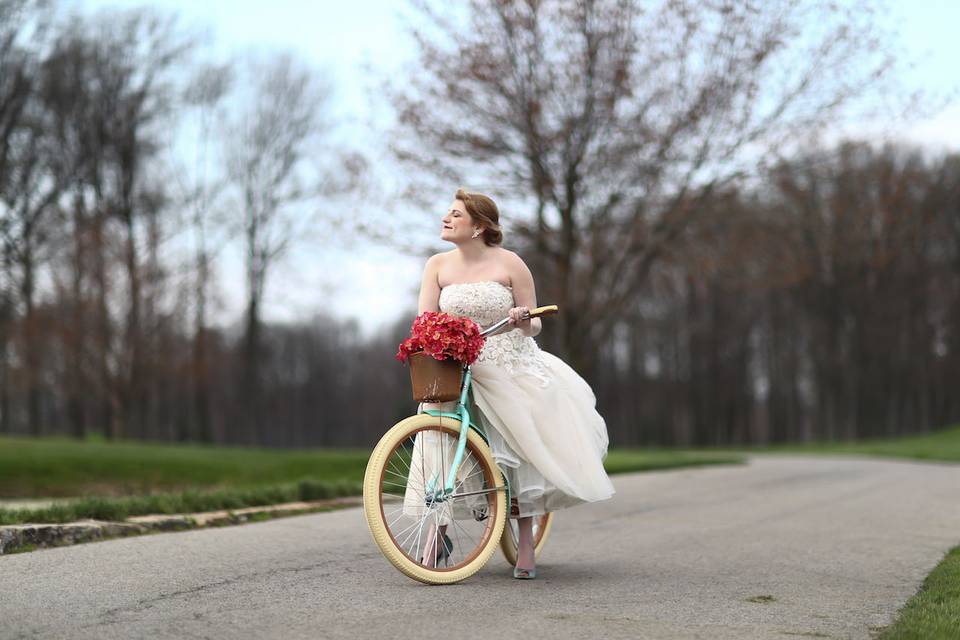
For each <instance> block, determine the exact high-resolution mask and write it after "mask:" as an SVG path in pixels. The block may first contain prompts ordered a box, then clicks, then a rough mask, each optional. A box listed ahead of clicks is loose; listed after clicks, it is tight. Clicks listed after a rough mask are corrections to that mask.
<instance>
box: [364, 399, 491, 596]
mask: <svg viewBox="0 0 960 640" xmlns="http://www.w3.org/2000/svg"><path fill="white" fill-rule="evenodd" d="M428 430H429V431H435V432H439V431H441V430H442V431H443V432H444V433H446V434H450V435H451V436H458V435H459V431H460V422H459V421H458V420H454V419H452V418H446V417H441V418H437V417H435V416H430V415H427V414H419V415H415V416H411V417H409V418H406V419H404V420H401V421H400V422H398V423H397V424H396V425H394V426H393V427H391V428H390V430H389V431H387V432H386V433H385V434H384V435H383V437H382V438H381V439H380V442H378V443H377V446H376V447H374V449H373V452H372V453H371V454H370V459H369V460H368V462H367V468H366V472H365V473H364V479H363V508H364V515H365V516H366V520H367V526H368V528H369V529H370V534H371V535H372V536H373V541H374V543H376V545H377V547H378V548H379V549H380V551H381V553H383V555H384V557H386V559H387V560H388V561H389V562H390V564H392V565H393V566H394V567H395V568H397V569H398V570H399V571H400V572H401V573H403V574H404V575H406V576H408V577H410V578H413V579H414V580H418V581H420V582H424V583H427V584H452V583H454V582H460V581H461V580H464V579H466V578H468V577H470V576H471V575H473V574H474V573H476V572H477V571H479V570H480V569H481V568H482V567H483V566H484V565H485V564H486V563H487V561H489V560H490V556H492V555H493V553H494V552H495V551H496V548H497V546H498V544H499V541H500V538H501V536H502V534H503V527H504V524H505V523H506V519H507V513H506V495H505V494H506V492H505V490H504V481H503V475H502V474H501V472H500V470H499V468H498V467H497V464H496V462H495V461H494V459H493V456H492V454H491V453H490V448H489V447H488V446H487V443H486V442H485V441H484V440H483V438H482V437H481V436H480V435H479V434H478V433H476V432H475V431H473V430H472V429H471V430H470V431H469V432H468V434H467V451H468V452H470V455H472V456H474V457H475V458H476V459H477V460H478V461H479V464H480V465H482V473H483V475H484V479H485V481H486V482H488V483H489V486H491V487H494V488H495V490H493V491H491V495H492V496H495V497H494V498H493V499H492V500H489V499H488V502H489V505H490V509H491V510H492V511H493V512H494V513H492V514H489V513H488V514H487V518H485V519H491V518H492V520H491V521H490V522H489V523H487V524H486V525H485V529H484V532H485V533H484V536H483V539H482V540H481V541H480V543H479V545H478V546H477V547H475V548H474V550H473V551H472V553H471V554H470V557H468V558H467V560H466V562H465V563H464V564H463V565H462V566H458V567H455V568H453V569H445V568H432V567H427V566H424V565H422V564H420V563H419V562H417V561H415V560H413V559H411V558H410V556H409V555H407V553H405V552H404V550H403V549H402V546H401V545H398V543H397V541H396V540H395V539H394V536H393V534H392V532H391V530H390V527H389V525H388V523H387V519H386V516H385V514H384V509H383V483H384V477H385V474H386V472H387V465H388V463H389V461H390V456H391V454H392V453H394V452H395V451H396V450H397V448H398V447H400V446H401V445H403V443H404V442H406V441H408V440H410V439H411V438H412V437H414V436H415V434H417V433H419V432H422V431H428Z"/></svg>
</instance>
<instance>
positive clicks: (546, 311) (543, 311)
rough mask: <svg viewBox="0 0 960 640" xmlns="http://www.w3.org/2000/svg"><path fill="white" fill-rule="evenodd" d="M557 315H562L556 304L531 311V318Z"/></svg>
mask: <svg viewBox="0 0 960 640" xmlns="http://www.w3.org/2000/svg"><path fill="white" fill-rule="evenodd" d="M557 313H560V309H559V307H557V305H555V304H548V305H547V306H545V307H537V308H536V309H531V310H530V317H531V318H537V317H539V316H552V315H555V314H557Z"/></svg>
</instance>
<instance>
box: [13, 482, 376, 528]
mask: <svg viewBox="0 0 960 640" xmlns="http://www.w3.org/2000/svg"><path fill="white" fill-rule="evenodd" d="M360 493H361V486H360V483H359V482H352V481H350V480H340V481H333V482H329V481H328V482H324V481H317V480H301V481H300V482H297V483H292V484H284V485H275V486H267V487H256V488H250V489H222V490H219V491H207V492H205V491H198V490H193V489H191V490H187V491H182V492H179V493H161V494H153V495H146V496H126V497H109V496H107V497H87V498H80V499H78V500H74V501H70V502H61V503H55V504H53V505H51V506H49V507H44V508H39V509H0V525H4V524H26V523H30V524H40V523H56V522H76V521H77V520H84V519H87V518H92V519H94V520H109V521H113V522H121V521H123V520H126V519H127V518H129V517H130V516H142V515H153V514H174V513H199V512H203V511H219V510H229V509H242V508H244V507H262V506H267V505H273V504H282V503H285V502H301V501H310V500H324V499H327V498H338V497H341V496H355V495H359V494H360Z"/></svg>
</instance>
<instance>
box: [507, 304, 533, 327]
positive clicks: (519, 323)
mask: <svg viewBox="0 0 960 640" xmlns="http://www.w3.org/2000/svg"><path fill="white" fill-rule="evenodd" d="M529 312H530V308H529V307H514V308H512V309H510V324H512V325H513V326H514V327H516V328H517V329H520V330H521V331H524V332H526V331H527V329H529V328H530V318H529V317H528V318H526V319H525V320H524V319H522V318H523V315H524V314H526V313H529Z"/></svg>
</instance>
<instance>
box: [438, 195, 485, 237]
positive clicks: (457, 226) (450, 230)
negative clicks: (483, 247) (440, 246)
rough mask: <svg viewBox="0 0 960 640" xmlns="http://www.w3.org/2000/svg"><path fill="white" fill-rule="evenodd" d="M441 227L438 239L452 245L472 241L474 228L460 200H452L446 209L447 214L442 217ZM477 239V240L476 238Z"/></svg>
mask: <svg viewBox="0 0 960 640" xmlns="http://www.w3.org/2000/svg"><path fill="white" fill-rule="evenodd" d="M441 222H442V225H443V226H442V227H441V229H440V239H441V240H448V241H450V242H452V243H454V244H460V243H461V242H467V241H468V240H472V239H473V238H472V236H473V231H474V229H475V228H476V226H475V225H474V224H473V218H471V217H470V214H469V213H467V209H466V207H464V206H463V202H462V201H460V200H454V201H453V203H452V204H451V205H450V206H449V207H447V213H446V215H444V216H443V219H442V221H441ZM478 239H479V238H478Z"/></svg>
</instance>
